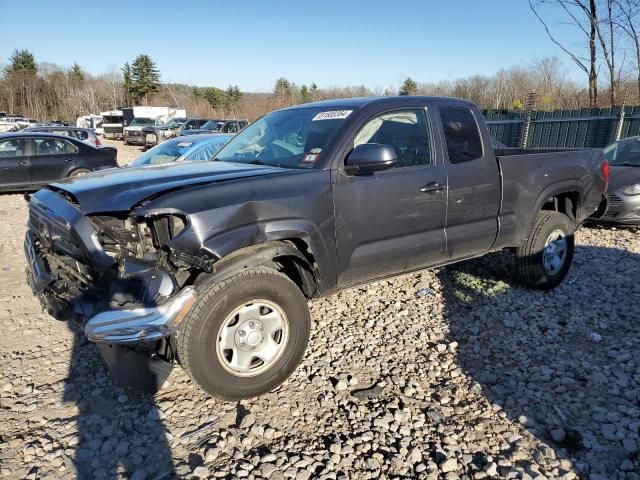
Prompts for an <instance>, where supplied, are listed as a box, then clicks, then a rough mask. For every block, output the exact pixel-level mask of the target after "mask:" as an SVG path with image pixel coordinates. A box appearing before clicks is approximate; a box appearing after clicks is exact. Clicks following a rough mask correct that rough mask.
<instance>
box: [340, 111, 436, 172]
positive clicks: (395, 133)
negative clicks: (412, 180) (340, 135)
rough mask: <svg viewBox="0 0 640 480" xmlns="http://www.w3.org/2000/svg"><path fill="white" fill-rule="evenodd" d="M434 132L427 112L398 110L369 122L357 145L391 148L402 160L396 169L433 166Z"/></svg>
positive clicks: (355, 144)
mask: <svg viewBox="0 0 640 480" xmlns="http://www.w3.org/2000/svg"><path fill="white" fill-rule="evenodd" d="M430 138H431V132H430V131H429V123H428V122H427V116H426V112H425V111H424V110H423V109H413V110H397V111H393V112H388V113H383V114H382V115H378V116H377V117H375V118H374V119H372V120H369V121H368V122H367V123H366V124H365V126H364V127H362V129H361V130H360V132H359V133H358V134H357V135H356V138H355V139H354V141H353V147H354V148H355V147H357V146H358V145H361V144H363V143H379V144H384V145H391V146H392V147H393V148H394V149H395V151H396V156H397V157H398V160H397V162H396V164H395V165H394V167H393V168H404V167H413V166H419V165H423V166H424V165H431V164H432V163H433V160H432V155H431V141H430Z"/></svg>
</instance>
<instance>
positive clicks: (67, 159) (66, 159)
mask: <svg viewBox="0 0 640 480" xmlns="http://www.w3.org/2000/svg"><path fill="white" fill-rule="evenodd" d="M64 161H65V162H67V163H69V162H73V158H65V159H64Z"/></svg>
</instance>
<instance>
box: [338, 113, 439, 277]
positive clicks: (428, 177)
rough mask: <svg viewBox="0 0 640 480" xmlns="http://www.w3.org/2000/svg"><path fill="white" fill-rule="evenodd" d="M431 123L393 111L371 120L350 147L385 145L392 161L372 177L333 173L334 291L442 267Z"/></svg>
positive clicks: (436, 162) (340, 171)
mask: <svg viewBox="0 0 640 480" xmlns="http://www.w3.org/2000/svg"><path fill="white" fill-rule="evenodd" d="M432 123H433V122H432V121H430V119H429V117H428V112H427V110H426V109H425V108H424V107H421V108H418V107H416V108H402V109H394V110H390V111H386V112H383V113H380V114H377V115H375V116H374V117H373V118H371V119H369V120H368V121H367V122H365V124H364V126H363V127H362V128H361V129H360V131H359V132H358V133H357V134H356V135H355V137H354V139H353V141H352V145H350V147H353V148H355V147H356V146H358V145H360V144H363V143H379V144H387V145H391V146H393V147H394V149H395V151H396V155H397V157H398V161H397V163H396V164H395V165H394V166H393V167H392V168H390V169H389V170H385V171H381V172H377V173H375V174H372V175H348V174H346V173H345V172H344V170H343V169H342V168H339V169H338V172H337V178H336V183H335V184H334V196H335V204H336V205H335V211H336V243H337V260H338V284H339V285H340V286H341V287H343V286H348V285H353V284H357V283H360V282H365V281H367V280H372V279H375V278H381V277H385V276H388V275H394V274H396V273H399V272H404V271H409V270H416V269H419V268H422V267H424V266H428V265H432V264H435V263H440V262H442V260H443V259H444V250H445V233H444V232H445V231H444V226H445V213H446V197H445V194H446V190H445V185H446V173H445V168H444V164H443V163H442V158H441V157H440V155H438V154H437V151H436V148H435V147H434V145H435V143H434V141H433V140H434V138H433V135H432V128H431V124H432ZM347 156H348V155H347ZM341 165H344V159H342V163H341Z"/></svg>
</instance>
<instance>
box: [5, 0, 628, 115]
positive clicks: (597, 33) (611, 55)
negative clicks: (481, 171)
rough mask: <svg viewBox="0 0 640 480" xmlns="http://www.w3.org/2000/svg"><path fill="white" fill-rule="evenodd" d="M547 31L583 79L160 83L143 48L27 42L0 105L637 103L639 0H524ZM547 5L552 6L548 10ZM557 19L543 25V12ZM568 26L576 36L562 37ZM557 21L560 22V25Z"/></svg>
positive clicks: (266, 107) (550, 69)
mask: <svg viewBox="0 0 640 480" xmlns="http://www.w3.org/2000/svg"><path fill="white" fill-rule="evenodd" d="M527 1H528V2H529V7H530V9H531V12H532V18H534V19H537V21H539V23H540V25H541V33H542V32H544V34H546V35H547V36H548V37H549V39H550V40H551V41H552V42H553V43H555V44H556V45H558V46H559V48H560V50H561V51H562V52H563V54H564V55H566V58H567V59H568V61H570V62H572V63H573V64H575V65H576V66H577V67H578V68H579V70H580V71H582V72H583V73H584V74H585V81H577V80H575V79H572V78H570V77H569V76H568V74H567V70H566V68H565V66H564V65H563V63H562V61H561V60H560V59H559V58H557V57H550V58H542V59H537V60H534V61H532V62H530V63H528V64H524V65H516V66H512V67H509V68H505V69H501V70H499V71H498V72H496V73H494V74H492V75H472V76H468V77H464V78H459V79H453V80H446V81H440V82H428V81H426V82H425V81H420V79H412V78H411V77H408V78H406V79H405V80H404V81H403V82H402V83H401V84H400V85H399V86H390V87H388V88H376V89H371V88H368V87H366V86H364V85H360V86H349V87H338V86H336V87H323V88H321V87H319V86H318V85H317V84H316V83H315V82H311V83H309V84H306V83H305V84H301V85H299V84H296V83H295V82H294V81H292V80H290V79H287V78H284V77H281V78H278V79H277V80H275V82H274V86H273V89H272V91H270V92H257V93H256V92H253V93H252V92H243V91H241V90H240V88H239V87H238V86H237V85H229V86H228V87H227V88H218V87H213V86H211V87H198V86H193V85H184V84H176V83H170V82H162V77H161V73H160V70H159V69H158V67H157V65H156V64H155V62H154V61H153V59H152V58H151V57H150V56H149V55H145V54H141V55H138V56H137V57H136V58H135V59H133V60H132V61H130V62H126V63H125V64H124V65H123V66H122V67H121V68H119V69H113V70H112V71H108V72H105V73H103V74H101V75H91V74H89V73H88V72H86V71H85V70H84V69H83V68H82V66H81V65H79V64H78V63H75V62H74V63H73V65H72V66H71V67H61V66H58V65H54V64H51V63H48V62H38V61H37V60H36V58H35V57H34V55H33V54H32V53H31V52H29V51H28V50H15V51H14V52H13V54H12V55H11V56H10V58H9V59H8V62H7V63H6V64H5V65H4V66H2V69H1V71H0V111H6V112H10V113H17V114H21V115H24V116H28V117H33V118H38V119H41V120H52V119H60V120H65V121H75V119H76V118H77V117H79V116H82V115H87V114H90V113H99V112H101V111H106V110H114V109H117V108H120V107H123V106H133V105H165V106H172V107H179V108H184V109H186V110H187V112H188V114H189V115H192V116H203V117H214V116H215V117H242V118H247V119H249V120H254V119H255V118H257V117H259V116H261V115H263V114H265V113H267V112H269V111H271V110H274V109H276V108H282V107H285V106H288V105H292V104H297V103H306V102H311V101H317V100H325V99H331V98H340V97H352V96H369V95H396V94H400V95H445V96H451V97H459V98H466V99H469V100H471V101H473V102H475V103H476V104H478V105H479V106H480V107H482V108H487V109H515V110H518V109H522V108H524V106H525V104H526V102H527V99H528V98H531V95H530V94H531V93H534V94H535V97H534V98H535V104H534V105H533V107H534V108H536V109H544V110H552V109H576V108H582V107H585V106H590V107H609V106H614V105H620V104H622V103H626V104H628V105H629V104H635V105H640V27H639V26H638V20H639V19H640V0H527ZM553 10H555V12H552V11H553ZM551 13H555V16H554V17H553V18H556V19H558V22H557V23H551V22H550V21H549V18H552V17H551V15H550V14H551ZM568 28H572V29H575V31H576V32H578V34H579V35H580V36H581V38H583V39H584V40H583V43H581V44H580V43H579V44H576V43H575V42H571V43H569V42H567V41H565V40H564V36H563V35H562V33H563V32H565V31H566V29H568ZM563 29H564V30H563Z"/></svg>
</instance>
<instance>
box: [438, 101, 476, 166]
mask: <svg viewBox="0 0 640 480" xmlns="http://www.w3.org/2000/svg"><path fill="white" fill-rule="evenodd" d="M440 119H441V120H442V128H443V129H444V138H445V140H446V143H447V152H448V153H449V161H450V162H451V163H464V162H470V161H471V160H475V159H477V158H480V157H482V141H481V140H480V132H479V130H478V125H477V123H476V119H475V117H474V116H473V113H471V110H469V109H468V108H464V107H441V108H440Z"/></svg>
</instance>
